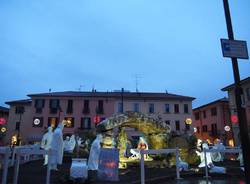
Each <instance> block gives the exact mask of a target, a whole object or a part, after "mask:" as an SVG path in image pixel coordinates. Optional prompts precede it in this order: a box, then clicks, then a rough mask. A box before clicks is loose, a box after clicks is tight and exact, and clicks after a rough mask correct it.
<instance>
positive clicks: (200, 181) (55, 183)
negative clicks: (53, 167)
mask: <svg viewBox="0 0 250 184" xmlns="http://www.w3.org/2000/svg"><path fill="white" fill-rule="evenodd" d="M70 165H71V158H66V159H64V164H63V165H62V166H61V167H59V171H52V172H51V184H66V183H67V184H71V183H72V184H73V183H83V182H80V181H72V180H70V178H69V171H70ZM236 165H237V163H236ZM229 166H231V169H229V174H224V175H221V174H220V175H219V174H217V175H216V174H213V175H211V178H210V179H209V180H204V178H203V176H204V171H200V172H194V171H191V172H184V173H181V177H182V178H183V179H182V180H176V179H175V178H176V173H175V168H149V167H146V168H145V180H146V183H150V184H154V183H155V184H174V183H178V184H245V182H244V179H243V178H244V177H243V176H244V175H243V172H241V171H240V170H239V169H238V168H237V169H236V168H235V167H234V163H229ZM46 169H47V168H46V167H45V166H43V160H37V161H32V162H29V163H26V164H22V165H20V169H19V179H18V183H19V184H44V183H45V179H46ZM13 173H14V172H13V168H10V169H9V172H8V184H11V183H13ZM0 176H1V174H0ZM119 179H120V180H119V182H104V181H96V180H91V181H86V182H85V183H91V184H110V183H115V184H117V183H119V184H128V183H129V184H140V167H139V163H138V164H133V165H131V166H129V168H128V169H126V170H120V171H119Z"/></svg>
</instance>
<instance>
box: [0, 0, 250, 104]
mask: <svg viewBox="0 0 250 184" xmlns="http://www.w3.org/2000/svg"><path fill="white" fill-rule="evenodd" d="M229 3H230V9H231V16H232V22H233V28H234V36H235V39H238V40H246V41H247V42H248V45H249V43H250V24H249V18H250V11H249V10H250V1H249V0H237V1H233V0H229ZM220 38H227V30H226V23H225V17H224V10H223V1H222V0H202V1H197V0H188V1H184V0H174V1H166V0H157V1H155V0H154V1H152V0H151V1H150V0H106V1H104V0H0V69H1V75H0V84H1V90H0V105H1V106H5V102H6V101H11V100H17V99H25V98H27V96H26V95H27V94H32V93H44V92H48V91H49V89H51V90H52V92H55V91H79V90H81V91H90V90H92V88H95V89H96V90H97V91H113V90H119V89H121V88H124V89H125V90H130V91H136V88H137V89H138V90H139V91H140V92H165V91H166V90H167V91H168V92H169V93H174V94H179V95H185V96H192V97H195V98H196V100H194V101H193V107H197V106H200V105H203V104H206V103H209V102H211V101H213V100H217V99H219V98H223V97H225V96H227V93H226V92H222V91H221V88H223V87H225V86H227V85H229V84H232V83H233V82H234V78H233V72H232V64H231V60H230V59H229V58H223V56H222V51H221V46H220ZM248 47H250V46H248ZM239 70H240V76H241V79H244V78H246V77H249V76H250V62H249V60H239Z"/></svg>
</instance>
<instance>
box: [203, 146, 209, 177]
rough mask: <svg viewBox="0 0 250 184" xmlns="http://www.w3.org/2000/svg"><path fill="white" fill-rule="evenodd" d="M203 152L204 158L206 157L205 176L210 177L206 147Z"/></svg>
mask: <svg viewBox="0 0 250 184" xmlns="http://www.w3.org/2000/svg"><path fill="white" fill-rule="evenodd" d="M203 153H204V158H205V172H206V176H205V178H208V168H207V167H208V166H207V152H206V149H204V150H203Z"/></svg>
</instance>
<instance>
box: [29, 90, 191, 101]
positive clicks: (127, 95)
mask: <svg viewBox="0 0 250 184" xmlns="http://www.w3.org/2000/svg"><path fill="white" fill-rule="evenodd" d="M28 96H29V97H104V98H105V97H106V98H107V97H108V98H121V96H123V98H124V99H154V100H156V99H168V100H169V99H182V100H194V99H195V98H194V97H189V96H182V95H176V94H170V93H153V92H152V93H150V92H96V91H93V92H81V91H64V92H51V93H38V94H29V95H28Z"/></svg>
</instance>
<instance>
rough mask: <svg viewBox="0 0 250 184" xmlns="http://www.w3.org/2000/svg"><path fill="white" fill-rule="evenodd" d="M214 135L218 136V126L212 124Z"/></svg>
mask: <svg viewBox="0 0 250 184" xmlns="http://www.w3.org/2000/svg"><path fill="white" fill-rule="evenodd" d="M211 130H212V135H217V125H216V124H215V123H213V124H211Z"/></svg>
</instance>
